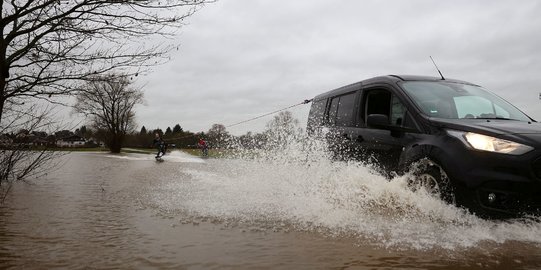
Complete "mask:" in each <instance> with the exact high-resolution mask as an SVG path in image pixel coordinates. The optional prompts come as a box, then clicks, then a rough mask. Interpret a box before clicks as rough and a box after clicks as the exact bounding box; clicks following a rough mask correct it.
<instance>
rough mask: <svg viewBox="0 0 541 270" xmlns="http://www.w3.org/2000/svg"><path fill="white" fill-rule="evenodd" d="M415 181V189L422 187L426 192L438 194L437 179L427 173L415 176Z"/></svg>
mask: <svg viewBox="0 0 541 270" xmlns="http://www.w3.org/2000/svg"><path fill="white" fill-rule="evenodd" d="M416 178H417V179H416V181H415V184H414V186H415V190H419V189H424V190H425V191H426V192H428V193H430V194H433V195H439V194H440V192H441V190H440V186H439V184H438V180H436V178H435V177H434V176H432V175H430V174H428V173H423V174H421V175H419V176H417V177H416Z"/></svg>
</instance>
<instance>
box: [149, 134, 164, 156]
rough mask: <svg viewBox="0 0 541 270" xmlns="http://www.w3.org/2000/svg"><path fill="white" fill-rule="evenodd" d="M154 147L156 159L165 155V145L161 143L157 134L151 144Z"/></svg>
mask: <svg viewBox="0 0 541 270" xmlns="http://www.w3.org/2000/svg"><path fill="white" fill-rule="evenodd" d="M152 144H153V145H154V147H156V149H157V150H158V153H157V154H156V158H161V157H162V156H163V155H165V151H166V144H165V142H164V141H163V139H162V137H161V136H160V134H159V133H156V136H155V138H154V141H153V142H152Z"/></svg>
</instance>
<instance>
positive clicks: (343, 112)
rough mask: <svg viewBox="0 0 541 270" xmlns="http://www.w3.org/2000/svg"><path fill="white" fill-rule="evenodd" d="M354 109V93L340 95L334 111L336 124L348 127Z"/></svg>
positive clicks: (351, 121)
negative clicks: (336, 109)
mask: <svg viewBox="0 0 541 270" xmlns="http://www.w3.org/2000/svg"><path fill="white" fill-rule="evenodd" d="M354 111H355V93H351V94H347V95H343V96H340V101H339V102H338V111H337V113H336V122H335V124H336V125H337V126H341V127H348V126H352V125H353V113H354Z"/></svg>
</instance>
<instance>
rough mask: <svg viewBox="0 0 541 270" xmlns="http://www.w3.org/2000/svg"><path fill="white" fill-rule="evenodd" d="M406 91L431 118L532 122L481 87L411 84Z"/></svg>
mask: <svg viewBox="0 0 541 270" xmlns="http://www.w3.org/2000/svg"><path fill="white" fill-rule="evenodd" d="M402 88H403V89H404V90H405V92H406V93H407V95H408V96H409V97H410V98H411V99H412V100H413V101H414V102H415V104H416V105H417V106H418V107H419V108H420V109H421V111H423V113H425V114H426V115H428V116H430V117H438V118H447V119H463V118H465V119H506V120H519V121H530V118H529V117H528V116H526V115H525V114H524V113H522V112H521V111H520V110H518V109H517V108H515V107H514V106H513V105H511V104H510V103H509V102H507V101H505V100H503V99H502V98H500V97H498V96H496V95H494V94H492V93H490V92H489V91H486V90H484V89H483V88H481V87H478V86H473V85H468V84H461V83H452V82H426V81H410V82H404V83H402Z"/></svg>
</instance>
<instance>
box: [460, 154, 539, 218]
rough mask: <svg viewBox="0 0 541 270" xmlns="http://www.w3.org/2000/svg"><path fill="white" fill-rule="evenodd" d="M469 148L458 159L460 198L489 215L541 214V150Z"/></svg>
mask: <svg viewBox="0 0 541 270" xmlns="http://www.w3.org/2000/svg"><path fill="white" fill-rule="evenodd" d="M458 151H467V152H469V153H462V154H466V155H458V156H462V157H464V156H470V157H471V158H466V159H459V160H458V161H456V160H455V166H456V167H455V168H456V169H455V173H453V174H454V175H453V178H454V183H455V188H456V190H455V195H456V197H457V202H458V203H459V204H461V205H464V206H466V207H468V208H469V209H471V210H472V211H474V212H476V213H477V214H479V215H481V216H488V217H496V218H499V217H517V216H523V215H541V151H539V150H534V151H531V152H530V153H526V154H524V155H520V156H512V155H505V154H496V153H489V152H481V151H473V150H470V149H464V148H463V149H460V150H458Z"/></svg>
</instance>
